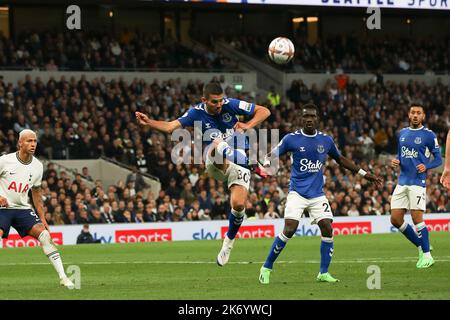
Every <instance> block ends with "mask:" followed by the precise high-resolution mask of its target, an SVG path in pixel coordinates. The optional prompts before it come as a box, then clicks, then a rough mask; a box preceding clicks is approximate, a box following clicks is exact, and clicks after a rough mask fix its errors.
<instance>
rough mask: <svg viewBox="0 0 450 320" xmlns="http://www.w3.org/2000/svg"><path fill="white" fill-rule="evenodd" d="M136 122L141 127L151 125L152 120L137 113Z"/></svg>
mask: <svg viewBox="0 0 450 320" xmlns="http://www.w3.org/2000/svg"><path fill="white" fill-rule="evenodd" d="M136 120H137V121H138V122H139V124H141V125H147V124H148V123H149V120H150V118H149V117H147V115H146V114H143V113H142V112H138V111H136Z"/></svg>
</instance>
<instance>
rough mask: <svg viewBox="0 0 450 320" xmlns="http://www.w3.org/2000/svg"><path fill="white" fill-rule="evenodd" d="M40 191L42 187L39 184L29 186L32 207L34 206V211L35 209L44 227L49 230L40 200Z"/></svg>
mask: <svg viewBox="0 0 450 320" xmlns="http://www.w3.org/2000/svg"><path fill="white" fill-rule="evenodd" d="M41 193H42V189H41V187H40V186H39V187H33V188H31V197H32V198H33V204H34V207H35V208H36V211H37V213H38V215H39V218H40V219H41V221H42V224H43V225H44V227H45V229H47V230H48V231H50V228H49V226H48V223H47V220H45V214H44V203H43V202H42V195H41Z"/></svg>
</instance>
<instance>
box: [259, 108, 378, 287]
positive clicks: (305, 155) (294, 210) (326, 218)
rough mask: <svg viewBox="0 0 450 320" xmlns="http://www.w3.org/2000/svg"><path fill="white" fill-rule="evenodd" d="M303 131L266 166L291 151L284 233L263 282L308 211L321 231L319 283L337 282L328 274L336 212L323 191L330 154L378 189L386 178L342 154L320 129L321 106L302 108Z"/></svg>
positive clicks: (263, 271) (270, 157)
mask: <svg viewBox="0 0 450 320" xmlns="http://www.w3.org/2000/svg"><path fill="white" fill-rule="evenodd" d="M301 116H302V127H303V128H302V129H301V130H298V131H295V132H294V133H291V134H287V135H286V136H284V137H283V139H282V140H281V142H280V143H279V144H278V146H276V147H275V148H274V149H273V150H272V151H271V152H270V153H269V155H267V156H266V160H265V161H264V166H269V165H270V164H271V163H273V161H274V160H275V159H276V158H278V157H280V156H281V155H283V154H285V153H287V152H290V153H291V159H292V160H291V162H292V172H291V178H290V184H289V193H288V196H287V202H286V208H285V211H284V230H283V232H282V233H280V234H279V235H278V236H277V237H275V240H274V242H273V244H272V247H271V249H270V251H269V254H268V256H267V259H266V261H265V263H264V265H263V266H262V267H261V269H260V275H259V281H260V282H261V283H262V284H268V283H269V281H270V274H271V272H272V269H273V263H274V262H275V260H276V259H277V258H278V255H279V254H280V252H281V251H282V250H283V248H284V247H285V245H286V243H287V242H288V241H289V239H291V238H292V236H293V235H294V234H295V231H296V230H297V227H298V224H299V221H300V219H301V218H302V216H303V212H304V210H308V212H309V215H310V218H311V224H317V225H318V226H319V228H320V232H321V235H322V241H321V245H320V257H321V259H320V271H319V274H318V276H317V281H321V282H337V281H339V280H337V279H335V278H334V277H333V276H331V274H330V273H329V272H328V267H329V265H330V263H331V257H332V255H333V249H334V248H333V227H332V221H333V213H332V211H331V206H330V204H329V202H328V199H327V198H326V197H325V194H324V192H323V170H324V165H325V162H326V160H327V158H328V155H329V156H331V157H332V158H333V159H334V160H335V161H336V162H337V163H338V164H339V165H340V166H342V167H344V168H346V169H348V170H350V171H352V172H353V173H358V174H360V175H362V176H363V177H364V178H365V179H367V180H368V181H369V182H371V183H374V184H375V185H376V186H378V187H381V186H382V181H383V180H382V179H381V178H380V177H377V176H375V175H373V174H371V173H368V172H365V171H364V170H362V169H360V168H359V167H358V166H357V165H356V164H354V163H353V161H351V160H350V159H348V158H345V157H344V156H342V155H341V153H340V152H339V150H338V149H337V148H336V145H335V144H334V141H333V138H332V137H330V136H329V135H327V134H324V133H322V132H320V131H318V130H317V126H318V123H319V117H318V111H317V107H316V106H315V105H313V104H306V105H304V106H303V107H302V114H301Z"/></svg>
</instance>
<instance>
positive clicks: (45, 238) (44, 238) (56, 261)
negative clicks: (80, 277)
mask: <svg viewBox="0 0 450 320" xmlns="http://www.w3.org/2000/svg"><path fill="white" fill-rule="evenodd" d="M38 240H39V242H40V243H41V244H42V249H43V250H44V253H45V255H46V256H47V257H48V259H49V260H50V262H51V263H52V264H53V267H55V270H56V272H57V273H58V275H59V278H60V279H62V278H65V277H67V276H66V273H65V272H64V266H63V264H62V260H61V256H60V255H59V252H58V249H56V247H55V245H54V244H53V241H52V239H51V237H50V233H49V232H48V231H47V230H44V231H42V232H41V234H40V235H39V238H38Z"/></svg>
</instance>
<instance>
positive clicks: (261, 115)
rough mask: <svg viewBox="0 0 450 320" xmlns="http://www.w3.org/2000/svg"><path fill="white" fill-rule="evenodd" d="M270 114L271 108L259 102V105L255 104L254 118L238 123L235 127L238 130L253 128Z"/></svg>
mask: <svg viewBox="0 0 450 320" xmlns="http://www.w3.org/2000/svg"><path fill="white" fill-rule="evenodd" d="M269 116H270V110H269V109H267V108H266V107H263V106H260V105H258V104H257V105H255V113H254V114H253V118H251V119H250V120H249V121H248V122H246V123H243V122H238V123H236V124H235V126H234V129H236V130H239V129H241V130H244V131H245V130H248V129H251V128H253V127H256V126H257V125H259V124H260V123H261V122H263V121H264V120H266V119H267V118H268V117H269Z"/></svg>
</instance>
